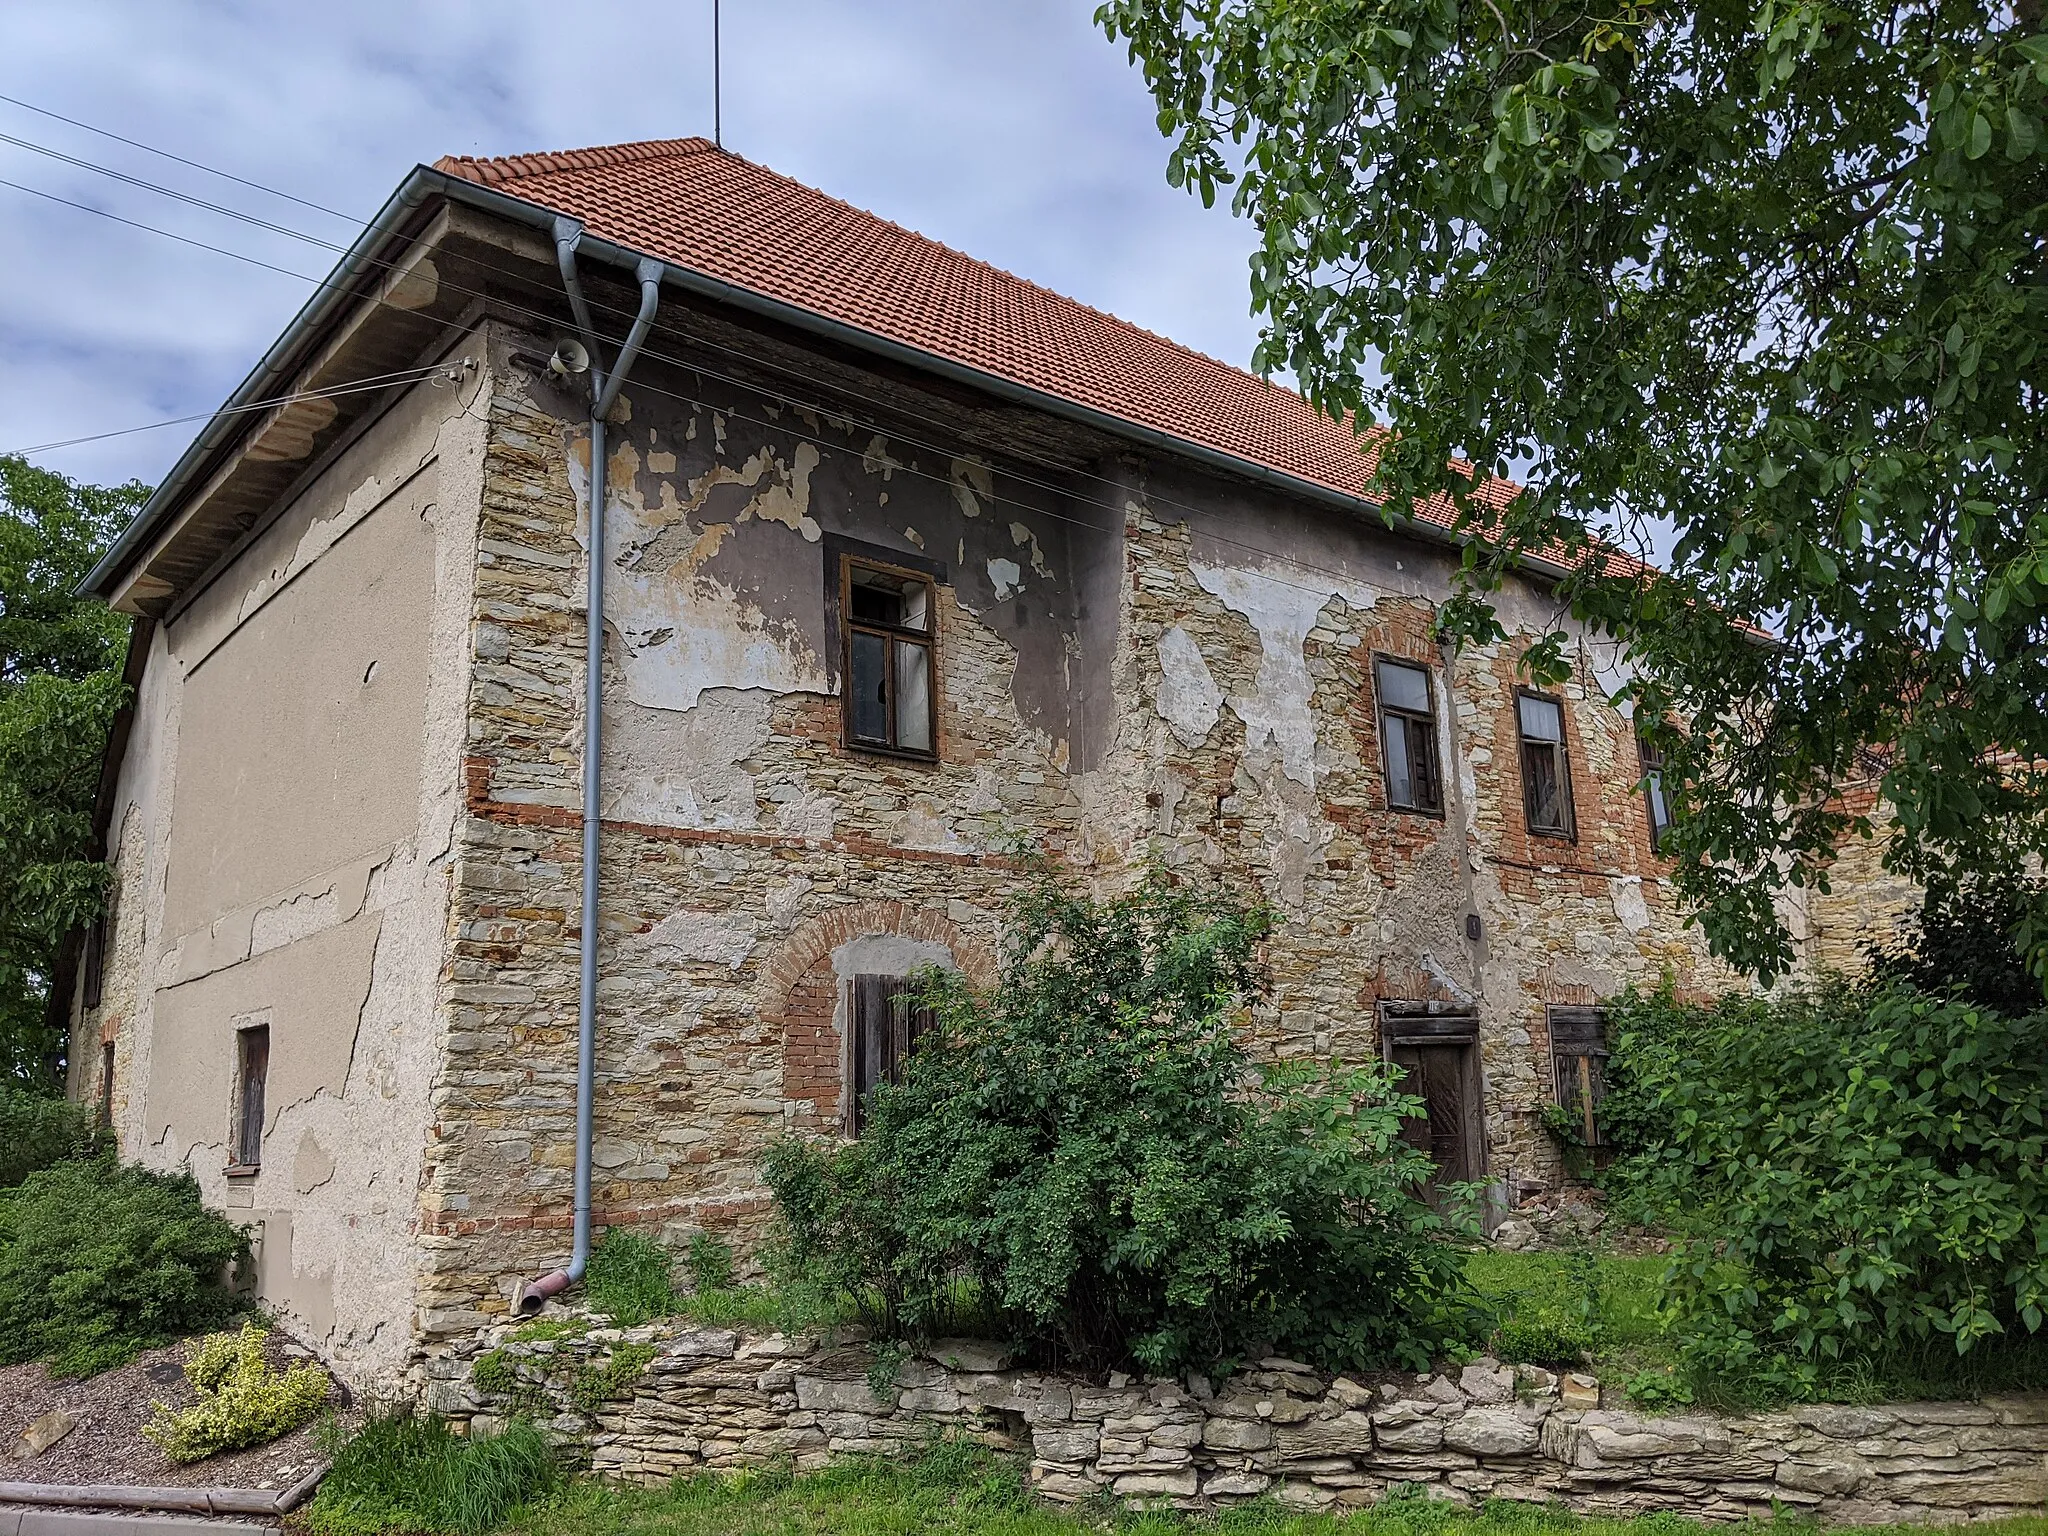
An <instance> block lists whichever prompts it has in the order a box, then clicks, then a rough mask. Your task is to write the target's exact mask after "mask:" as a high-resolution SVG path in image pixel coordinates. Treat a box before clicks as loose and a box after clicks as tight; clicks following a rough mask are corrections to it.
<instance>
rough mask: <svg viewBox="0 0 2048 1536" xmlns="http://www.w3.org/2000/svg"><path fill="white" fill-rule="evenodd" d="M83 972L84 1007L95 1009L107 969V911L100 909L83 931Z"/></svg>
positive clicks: (101, 995) (101, 994)
mask: <svg viewBox="0 0 2048 1536" xmlns="http://www.w3.org/2000/svg"><path fill="white" fill-rule="evenodd" d="M83 969H84V972H85V992H84V996H83V1002H84V1005H85V1006H86V1007H87V1008H97V1007H99V1005H100V1002H101V1000H102V998H103V997H104V995H105V993H104V988H105V985H106V981H105V978H106V969H107V910H106V908H105V907H104V906H102V907H101V908H100V912H99V915H98V916H97V917H95V918H94V919H93V920H92V922H91V923H90V924H89V925H87V927H86V930H85V960H84V964H83Z"/></svg>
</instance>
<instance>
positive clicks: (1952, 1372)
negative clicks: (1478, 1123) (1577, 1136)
mask: <svg viewBox="0 0 2048 1536" xmlns="http://www.w3.org/2000/svg"><path fill="white" fill-rule="evenodd" d="M1664 1265H1665V1261H1664V1260H1663V1259H1662V1258H1658V1257H1654V1256H1653V1257H1648V1258H1623V1257H1620V1256H1618V1255H1614V1254H1602V1253H1592V1252H1580V1253H1501V1252H1498V1251H1494V1250H1482V1251H1479V1252H1476V1253H1474V1254H1472V1255H1471V1256H1470V1257H1469V1258H1468V1259H1467V1261H1466V1266H1465V1273H1466V1276H1467V1278H1469V1279H1470V1280H1471V1282H1472V1285H1473V1287H1474V1289H1476V1290H1477V1291H1478V1292H1479V1293H1480V1295H1481V1296H1482V1297H1484V1298H1485V1299H1486V1301H1487V1303H1488V1305H1489V1306H1490V1308H1491V1309H1492V1310H1493V1312H1494V1314H1495V1318H1496V1327H1495V1331H1494V1334H1493V1338H1492V1341H1491V1347H1492V1348H1493V1349H1494V1351H1495V1352H1496V1353H1497V1354H1498V1355H1499V1357H1500V1358H1501V1359H1503V1360H1507V1361H1510V1362H1512V1363H1515V1364H1522V1363H1528V1364H1533V1365H1544V1366H1551V1367H1556V1366H1560V1365H1562V1366H1577V1365H1585V1366H1586V1367H1588V1368H1589V1369H1591V1370H1592V1371H1593V1373H1594V1374H1595V1375H1597V1376H1599V1377H1600V1379H1601V1380H1602V1381H1603V1382H1608V1383H1611V1384H1617V1385H1620V1386H1623V1387H1625V1388H1626V1389H1627V1391H1628V1393H1629V1397H1630V1399H1631V1401H1632V1402H1633V1403H1634V1405H1635V1406H1637V1407H1639V1408H1644V1409H1649V1410H1660V1409H1666V1408H1673V1407H1679V1406H1682V1405H1684V1404H1686V1403H1689V1402H1694V1401H1697V1402H1698V1403H1699V1404H1700V1405H1701V1406H1702V1407H1707V1408H1713V1409H1717V1410H1722V1411H1738V1410H1742V1409H1749V1408H1766V1407H1775V1406H1777V1405H1779V1404H1780V1403H1782V1402H1783V1401H1784V1398H1783V1394H1782V1391H1772V1390H1768V1389H1765V1388H1762V1387H1760V1386H1758V1385H1757V1384H1756V1383H1752V1382H1747V1381H1745V1380H1743V1379H1741V1378H1739V1377H1736V1376H1732V1375H1730V1374H1728V1373H1725V1372H1722V1373H1717V1374H1716V1375H1714V1376H1713V1377H1712V1378H1711V1379H1707V1380H1701V1379H1696V1378H1694V1377H1691V1376H1689V1375H1687V1374H1686V1373H1685V1371H1684V1369H1683V1367H1682V1366H1681V1364H1680V1354H1681V1344H1682V1342H1683V1341H1682V1339H1681V1337H1680V1336H1679V1335H1678V1334H1677V1333H1676V1332H1675V1331H1674V1329H1673V1328H1672V1326H1671V1325H1670V1324H1669V1323H1667V1322H1666V1320H1665V1319H1664V1318H1663V1317H1662V1316H1661V1315H1660V1313H1659V1311H1658V1308H1659V1305H1660V1303H1661V1302H1662V1301H1663V1299H1664V1285H1663V1275H1664ZM2044 1386H2048V1331H2044V1332H2043V1333H2041V1334H2037V1335H2035V1336H2034V1337H2032V1338H2024V1337H2022V1338H2014V1339H2010V1340H2000V1341H1996V1342H1994V1343H1991V1344H1987V1345H1979V1346H1978V1347H1977V1348H1976V1349H1973V1350H1972V1351H1971V1352H1970V1353H1969V1354H1968V1355H1965V1356H1960V1357H1959V1356H1958V1355H1957V1354H1956V1352H1955V1345H1954V1343H1953V1341H1951V1340H1950V1339H1948V1338H1946V1337H1939V1338H1933V1339H1930V1340H1928V1341H1927V1342H1926V1343H1925V1344H1923V1345H1920V1346H1918V1347H1915V1348H1910V1349H1905V1350H1897V1351H1894V1352H1892V1353H1891V1354H1889V1355H1887V1356H1884V1357H1881V1358H1869V1359H1857V1360H1844V1361H1839V1362H1835V1363H1833V1364H1830V1365H1828V1366H1827V1367H1825V1368H1824V1369H1823V1370H1822V1372H1821V1375H1820V1380H1819V1389H1820V1390H1819V1393H1818V1396H1819V1399H1820V1400H1821V1401H1825V1402H1834V1403H1878V1402H1914V1401H1923V1402H1924V1401H1932V1400H1939V1399H1945V1398H1973V1397H1977V1396H1980V1395H1982V1394H1984V1393H1986V1392H2017V1391H2028V1390H2039V1389H2040V1388H2042V1387H2044Z"/></svg>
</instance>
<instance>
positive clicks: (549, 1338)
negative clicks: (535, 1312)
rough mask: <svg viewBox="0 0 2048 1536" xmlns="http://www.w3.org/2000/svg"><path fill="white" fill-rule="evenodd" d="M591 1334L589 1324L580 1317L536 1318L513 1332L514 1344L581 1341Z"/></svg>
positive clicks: (510, 1340) (511, 1339) (511, 1337)
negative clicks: (587, 1334)
mask: <svg viewBox="0 0 2048 1536" xmlns="http://www.w3.org/2000/svg"><path fill="white" fill-rule="evenodd" d="M588 1332H590V1324H589V1322H588V1321H587V1320H586V1319H584V1318H580V1317H536V1318H535V1319H534V1320H533V1321H532V1322H530V1323H521V1324H520V1325H519V1326H518V1327H517V1328H514V1329H513V1330H512V1333H511V1336H510V1338H509V1340H508V1342H510V1343H513V1344H539V1343H550V1342H553V1341H554V1340H556V1339H580V1338H582V1337H583V1335H584V1334H586V1333H588Z"/></svg>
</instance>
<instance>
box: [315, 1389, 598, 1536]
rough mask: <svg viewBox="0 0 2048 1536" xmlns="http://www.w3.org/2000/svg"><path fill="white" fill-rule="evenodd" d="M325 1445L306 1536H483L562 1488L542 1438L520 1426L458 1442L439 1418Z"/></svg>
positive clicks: (378, 1428)
mask: <svg viewBox="0 0 2048 1536" xmlns="http://www.w3.org/2000/svg"><path fill="white" fill-rule="evenodd" d="M325 1439H326V1445H325V1446H324V1449H325V1450H326V1452H327V1454H328V1455H329V1456H330V1457H332V1459H333V1462H334V1465H333V1467H332V1469H331V1470H330V1471H329V1472H328V1474H327V1476H326V1478H325V1480H323V1481H322V1482H321V1484H320V1492H319V1493H318V1494H317V1495H315V1497H314V1499H313V1502H312V1503H311V1504H309V1505H307V1506H306V1510H305V1515H304V1521H305V1524H306V1526H307V1528H308V1529H309V1530H311V1531H312V1532H314V1536H380V1533H382V1532H386V1531H402V1532H427V1533H430V1536H487V1533H489V1532H491V1531H494V1530H496V1529H498V1528H499V1527H500V1526H502V1525H503V1524H505V1522H506V1519H507V1517H509V1516H510V1515H511V1514H512V1512H513V1511H514V1510H516V1509H518V1508H519V1507H520V1506H521V1505H524V1504H530V1503H532V1502H534V1501H535V1500H538V1499H540V1498H542V1497H543V1496H545V1495H547V1494H549V1493H552V1492H554V1491H555V1490H556V1489H557V1488H559V1487H561V1486H562V1482H563V1478H562V1470H561V1468H560V1467H559V1466H558V1465H557V1464H556V1461H555V1455H554V1451H553V1449H552V1448H551V1447H550V1446H549V1445H548V1441H547V1437H546V1436H545V1435H543V1434H542V1433H541V1432H540V1431H539V1430H537V1429H535V1428H534V1427H533V1426H532V1425H531V1424H529V1423H527V1422H526V1421H525V1420H523V1419H514V1420H513V1421H512V1422H511V1423H510V1424H508V1425H506V1426H505V1429H504V1432H503V1433H501V1434H497V1435H476V1436H473V1437H464V1436H461V1435H458V1434H456V1433H454V1432H453V1431H452V1430H451V1429H449V1427H448V1426H447V1425H446V1424H445V1423H444V1422H442V1421H441V1420H439V1419H428V1418H415V1417H414V1416H412V1415H410V1414H404V1413H400V1414H390V1415H382V1416H378V1417H374V1418H372V1419H370V1420H369V1421H368V1422H366V1423H365V1424H364V1425H363V1427H362V1428H361V1429H360V1430H358V1431H357V1432H356V1434H355V1435H353V1436H352V1437H350V1438H349V1439H347V1440H346V1441H342V1440H341V1439H340V1438H339V1436H338V1435H336V1434H335V1433H333V1432H332V1431H331V1430H330V1431H329V1433H328V1434H327V1435H326V1436H325Z"/></svg>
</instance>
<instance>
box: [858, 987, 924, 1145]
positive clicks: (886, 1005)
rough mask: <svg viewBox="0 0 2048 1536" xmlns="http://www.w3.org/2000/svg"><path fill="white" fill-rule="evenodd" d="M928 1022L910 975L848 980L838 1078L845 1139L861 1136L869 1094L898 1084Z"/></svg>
mask: <svg viewBox="0 0 2048 1536" xmlns="http://www.w3.org/2000/svg"><path fill="white" fill-rule="evenodd" d="M931 1022H932V1014H931V1010H930V1009H929V1008H925V1007H921V1006H919V1004H918V1002H917V984H916V983H915V982H914V981H913V980H912V979H911V978H910V977H908V976H851V977H848V978H847V981H846V1065H845V1069H844V1071H843V1073H842V1074H841V1077H840V1081H841V1082H842V1083H843V1084H845V1086H846V1090H847V1091H845V1092H843V1093H842V1094H841V1095H840V1119H841V1125H842V1128H843V1129H844V1130H845V1132H846V1134H847V1135H849V1136H858V1135H859V1134H860V1132H861V1123H862V1120H863V1118H864V1116H865V1113H866V1111H865V1108H864V1106H865V1103H866V1100H867V1094H868V1090H869V1089H870V1088H873V1087H874V1086H875V1085H876V1084H877V1083H894V1082H899V1081H901V1080H902V1075H903V1063H904V1062H905V1061H906V1060H908V1059H909V1056H910V1052H911V1049H912V1047H914V1046H915V1045H916V1044H917V1042H918V1040H919V1039H920V1038H921V1037H922V1036H923V1035H924V1034H925V1033H926V1031H928V1030H929V1029H930V1028H931Z"/></svg>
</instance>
